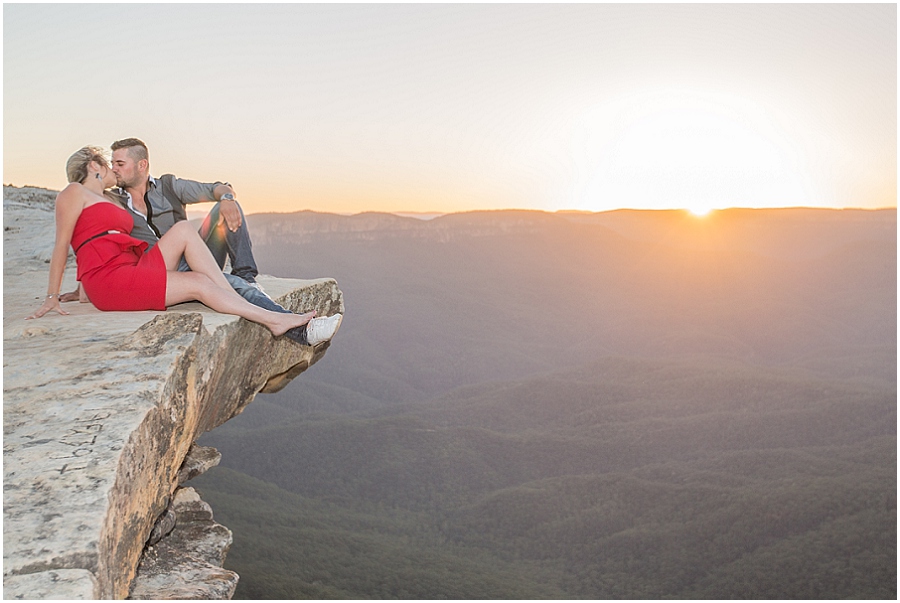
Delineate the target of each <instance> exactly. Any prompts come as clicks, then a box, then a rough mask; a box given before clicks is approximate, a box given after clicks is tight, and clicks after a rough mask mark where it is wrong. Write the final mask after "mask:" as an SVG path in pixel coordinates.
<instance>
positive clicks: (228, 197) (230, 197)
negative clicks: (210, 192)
mask: <svg viewBox="0 0 900 603" xmlns="http://www.w3.org/2000/svg"><path fill="white" fill-rule="evenodd" d="M220 200H221V201H234V195H232V194H231V193H225V194H224V195H222V199H220Z"/></svg>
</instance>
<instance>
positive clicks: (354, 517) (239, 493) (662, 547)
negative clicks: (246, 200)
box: [191, 210, 897, 599]
mask: <svg viewBox="0 0 900 603" xmlns="http://www.w3.org/2000/svg"><path fill="white" fill-rule="evenodd" d="M248 219H249V221H250V225H251V232H253V233H254V241H255V249H256V254H257V257H258V259H259V262H260V267H261V270H262V271H263V272H265V273H269V274H275V275H278V276H290V277H296V278H314V277H321V276H330V277H334V278H335V279H337V281H338V283H339V285H340V287H341V289H342V290H343V292H344V294H345V298H346V299H345V302H346V308H347V313H346V316H345V320H344V325H343V326H342V328H341V331H340V332H339V334H338V336H337V337H336V338H335V340H334V342H333V344H332V347H331V348H330V349H329V350H328V352H327V354H326V355H325V357H324V358H323V359H322V361H321V362H319V363H318V364H316V365H314V366H313V367H312V368H311V369H310V370H309V371H307V372H306V373H304V374H302V375H301V376H300V377H299V378H297V379H296V380H295V381H294V382H292V383H291V384H290V385H289V386H288V387H287V388H285V389H284V390H283V391H281V392H279V393H277V394H269V395H263V394H261V395H259V396H258V397H257V399H256V400H255V401H254V402H253V403H252V404H251V405H250V406H249V407H248V408H247V409H246V410H245V412H244V413H243V414H242V415H241V416H239V417H237V418H235V419H233V420H232V421H229V422H228V423H226V424H225V425H224V426H222V427H220V428H218V429H216V430H215V431H213V432H211V433H209V434H207V435H206V436H204V437H203V438H202V439H201V442H200V443H202V444H206V445H212V446H215V447H216V448H218V449H219V450H220V451H221V452H222V455H223V458H222V463H221V466H220V467H217V468H215V469H213V470H211V471H210V472H208V473H207V474H205V475H203V476H201V477H199V478H196V479H195V480H193V481H192V483H191V485H194V486H195V487H197V488H198V489H199V490H200V492H201V495H202V496H203V498H204V499H205V500H206V501H207V502H209V503H210V504H211V506H212V507H213V510H214V513H215V516H216V519H217V521H219V522H220V523H222V524H224V525H226V526H228V527H229V528H230V529H231V530H232V531H233V533H234V544H233V546H232V549H231V551H230V552H229V555H228V558H227V560H226V567H228V568H229V569H233V570H235V571H236V572H238V573H239V574H240V576H241V581H240V583H239V586H238V589H237V592H236V595H235V596H236V598H251V599H257V598H274V599H293V598H353V599H368V598H404V599H408V598H417V599H423V598H424V599H431V598H455V599H489V598H516V599H537V598H552V599H574V598H592V599H596V598H691V599H706V598H716V599H728V598H780V599H784V598H804V599H825V598H829V599H830V598H856V599H864V598H878V599H894V598H896V592H897V588H896V577H897V576H896V568H897V558H896V427H897V419H896V406H897V404H896V212H895V211H893V210H891V211H879V212H862V211H859V212H857V211H844V212H841V211H829V210H727V211H723V212H716V213H714V214H712V215H710V216H708V217H707V218H704V219H697V218H694V217H692V216H689V215H688V214H686V213H682V212H606V213H602V214H581V213H577V214H576V213H572V214H564V213H558V214H547V213H542V212H474V213H469V214H454V215H449V216H443V217H440V218H436V219H434V220H430V221H424V220H418V219H414V218H404V217H400V216H393V215H388V214H361V215H358V216H337V215H331V214H315V213H312V212H300V213H297V214H286V215H285V214H281V215H274V214H272V215H266V214H262V215H255V216H254V215H251V216H248Z"/></svg>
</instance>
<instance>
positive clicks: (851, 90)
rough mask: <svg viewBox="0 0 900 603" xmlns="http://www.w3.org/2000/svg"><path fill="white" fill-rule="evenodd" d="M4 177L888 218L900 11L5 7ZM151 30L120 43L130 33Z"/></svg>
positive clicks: (425, 201) (453, 202) (404, 203)
mask: <svg viewBox="0 0 900 603" xmlns="http://www.w3.org/2000/svg"><path fill="white" fill-rule="evenodd" d="M3 16H4V19H3V33H4V35H3V40H4V41H3V44H4V48H3V50H4V54H3V67H4V70H3V72H4V76H3V77H4V106H3V109H4V141H3V146H4V158H3V170H4V180H3V181H4V183H12V184H16V185H18V186H22V185H36V186H45V187H49V188H54V189H57V190H58V189H60V188H62V186H64V185H65V178H64V170H63V164H64V162H65V160H66V158H67V157H68V156H69V155H70V154H71V153H72V152H73V151H74V150H75V149H77V148H79V147H81V146H83V145H85V144H99V145H103V146H108V145H109V144H110V143H111V142H112V141H113V140H117V139H120V138H125V137H130V136H136V137H138V138H141V139H143V140H144V141H145V142H147V144H148V146H149V148H150V153H151V155H150V158H151V169H152V173H153V174H156V175H159V174H162V173H169V172H171V173H175V174H178V175H180V176H183V177H191V178H195V179H200V180H204V179H206V180H217V179H218V180H228V181H230V182H231V183H232V184H234V186H235V187H236V189H237V191H238V193H239V197H240V199H241V202H242V204H243V206H244V208H245V210H246V211H248V212H250V213H253V212H259V211H294V210H300V209H314V210H320V211H334V212H349V213H353V212H359V211H364V210H383V211H423V212H450V211H460V210H469V209H489V208H533V209H544V210H556V209H584V210H591V211H598V210H605V209H613V208H619V207H632V208H671V207H688V208H693V209H695V210H696V211H703V210H705V209H709V208H711V207H729V206H751V207H778V206H797V205H803V206H827V207H845V206H851V207H893V206H895V205H896V6H895V5H893V4H877V5H871V4H870V5H856V4H846V5H842V4H827V5H817V4H802V5H762V4H758V5H757V4H750V5H743V4H741V5H738V4H727V5H711V4H702V5H615V4H610V5H377V4H372V5H308V4H306V5H304V4H301V5H295V4H269V5H256V4H254V5H242V4H194V5H176V4H153V5H146V4H123V5H120V4H93V5H79V4H66V5H60V4H6V5H4V7H3ZM138 31H152V32H153V35H150V36H144V37H142V39H141V40H140V44H135V43H134V42H133V41H132V40H131V38H129V35H130V34H131V33H133V32H138Z"/></svg>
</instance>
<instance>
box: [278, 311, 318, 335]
mask: <svg viewBox="0 0 900 603" xmlns="http://www.w3.org/2000/svg"><path fill="white" fill-rule="evenodd" d="M273 314H274V315H275V317H274V318H273V319H272V322H271V323H268V324H266V326H267V327H269V330H270V331H272V335H274V336H275V337H278V336H279V335H284V334H285V333H287V332H288V331H289V330H291V329H293V328H294V327H302V326H303V325H305V324H306V323H308V322H309V321H311V320H312V319H313V318H315V317H316V311H315V310H313V311H312V312H307V313H306V314H293V313H291V314H287V313H283V312H273Z"/></svg>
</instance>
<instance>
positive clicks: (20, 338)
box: [3, 187, 344, 599]
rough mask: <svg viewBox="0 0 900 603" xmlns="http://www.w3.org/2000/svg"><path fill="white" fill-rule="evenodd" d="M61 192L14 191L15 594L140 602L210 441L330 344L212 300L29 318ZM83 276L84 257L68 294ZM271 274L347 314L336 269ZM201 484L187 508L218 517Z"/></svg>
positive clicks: (78, 309)
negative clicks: (205, 436) (201, 446)
mask: <svg viewBox="0 0 900 603" xmlns="http://www.w3.org/2000/svg"><path fill="white" fill-rule="evenodd" d="M54 198H55V193H54V192H52V191H45V190H43V189H30V188H25V189H17V188H13V187H4V205H3V224H4V249H3V256H4V257H3V284H4V291H3V344H4V348H3V378H4V380H3V389H4V391H3V410H4V413H3V420H4V425H3V427H4V439H3V444H4V449H3V461H4V462H3V469H4V480H3V490H4V494H3V515H4V521H3V582H4V588H3V590H4V592H3V595H4V599H14V598H26V599H40V598H48V599H50V598H52V599H99V598H124V597H126V596H127V595H128V594H129V589H130V588H131V587H132V582H133V580H134V577H135V573H136V570H137V567H138V563H139V561H140V559H141V554H142V551H143V549H144V544H145V542H146V541H147V537H148V535H149V533H150V530H151V527H152V526H153V523H154V521H155V519H156V518H157V517H158V516H159V515H160V513H162V512H163V510H164V509H165V507H166V504H167V501H168V500H170V499H171V498H172V497H173V496H174V495H175V489H176V487H177V486H178V483H179V481H180V479H179V469H180V468H181V467H182V463H183V461H184V460H185V457H186V455H187V453H188V451H189V450H190V448H191V446H192V444H193V442H194V441H195V440H196V438H197V437H198V436H199V435H200V434H201V433H203V432H205V431H209V430H211V429H213V428H215V427H216V426H218V425H221V424H222V423H224V422H225V421H227V420H228V419H230V418H232V417H234V416H235V415H237V414H239V413H240V412H241V411H242V410H243V408H244V407H245V406H246V405H247V404H248V403H249V402H250V401H251V400H252V399H253V397H254V396H255V395H256V393H257V392H260V391H262V392H267V391H277V390H278V389H280V388H281V387H283V386H284V385H286V384H287V382H288V381H290V379H292V378H293V377H295V376H296V375H298V374H299V373H301V372H302V371H303V370H305V369H306V368H308V367H309V366H310V365H312V364H313V363H314V362H316V361H317V360H318V359H319V358H321V356H322V355H323V354H324V353H325V350H326V349H327V348H328V345H329V344H327V343H326V344H322V345H320V346H318V347H316V348H313V347H311V346H301V345H297V344H296V343H293V342H291V341H289V340H287V339H285V338H278V339H276V338H273V337H272V336H271V335H270V333H269V332H268V331H267V330H266V329H265V328H263V327H261V326H259V325H255V324H252V323H249V322H247V321H245V320H242V319H238V318H237V317H233V316H227V315H221V314H217V313H215V312H213V311H211V310H208V309H207V308H205V307H204V306H202V305H201V304H197V303H190V304H182V305H180V306H178V307H177V308H175V309H170V310H169V311H167V312H100V311H98V310H97V309H95V308H94V307H93V306H92V305H90V304H78V303H74V304H66V309H67V310H69V311H70V312H71V315H69V316H57V315H55V314H54V315H49V316H46V317H44V318H42V319H40V320H37V321H25V320H23V318H24V317H25V316H27V315H28V314H30V313H31V312H33V311H34V310H35V309H36V308H37V306H38V305H40V301H41V299H42V297H43V293H44V291H45V290H46V284H47V270H48V264H47V263H46V261H47V260H48V258H49V252H50V250H51V249H52V238H53V232H54V226H53V212H52V200H53V199H54ZM74 275H75V270H74V261H71V258H70V262H69V268H68V270H67V271H66V278H65V280H64V282H63V290H64V291H65V290H71V289H73V288H74V285H75V282H74V278H75V277H74ZM259 280H260V282H261V283H262V285H263V286H264V287H265V289H266V290H267V291H268V292H269V294H270V295H272V297H273V298H275V299H276V300H278V301H279V302H280V303H282V304H283V305H284V306H285V307H288V308H291V309H293V310H295V311H309V310H313V309H314V310H316V311H317V312H318V315H319V316H327V315H331V314H334V313H336V312H343V310H344V308H343V298H342V294H341V291H340V290H339V289H338V287H337V284H336V283H335V281H334V280H332V279H317V280H310V281H301V280H292V279H278V278H274V277H261V278H260V279H259ZM181 479H184V473H183V472H182V475H181ZM186 490H190V489H184V490H179V493H178V495H177V496H175V502H176V504H180V505H182V506H184V505H187V507H185V508H191V509H193V511H192V513H194V514H195V515H196V514H197V513H200V514H201V515H202V514H203V513H204V512H205V511H204V509H203V508H202V507H203V503H202V501H199V502H198V500H196V499H195V496H194V495H193V494H192V491H191V492H187V491H186ZM207 509H208V508H207ZM206 519H209V520H211V516H210V517H209V518H206ZM150 561H152V559H151V560H150ZM188 569H190V568H188ZM232 588H233V587H232Z"/></svg>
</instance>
